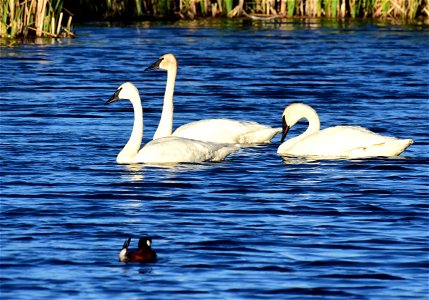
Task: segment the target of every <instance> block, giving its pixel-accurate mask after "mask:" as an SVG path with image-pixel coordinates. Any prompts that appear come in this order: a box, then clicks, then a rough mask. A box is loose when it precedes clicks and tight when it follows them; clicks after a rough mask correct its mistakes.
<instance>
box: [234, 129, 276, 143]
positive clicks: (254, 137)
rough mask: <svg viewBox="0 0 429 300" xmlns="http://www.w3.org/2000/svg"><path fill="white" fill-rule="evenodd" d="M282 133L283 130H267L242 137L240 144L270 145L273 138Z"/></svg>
mask: <svg viewBox="0 0 429 300" xmlns="http://www.w3.org/2000/svg"><path fill="white" fill-rule="evenodd" d="M280 132H282V129H281V128H267V129H262V130H258V131H253V132H249V133H246V134H243V135H242V136H240V144H269V143H271V140H272V139H273V137H275V136H276V135H277V134H279V133H280Z"/></svg>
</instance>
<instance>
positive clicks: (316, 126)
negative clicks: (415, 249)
mask: <svg viewBox="0 0 429 300" xmlns="http://www.w3.org/2000/svg"><path fill="white" fill-rule="evenodd" d="M303 118H305V119H307V121H308V127H307V130H306V131H305V132H304V133H303V134H302V135H301V136H302V137H305V136H308V135H310V134H313V133H315V132H318V131H319V130H320V119H319V116H318V115H317V113H316V111H315V110H314V109H309V110H306V111H305V114H304V116H303Z"/></svg>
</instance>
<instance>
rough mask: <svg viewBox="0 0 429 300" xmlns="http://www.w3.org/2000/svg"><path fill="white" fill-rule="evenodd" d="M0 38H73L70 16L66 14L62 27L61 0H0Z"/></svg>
mask: <svg viewBox="0 0 429 300" xmlns="http://www.w3.org/2000/svg"><path fill="white" fill-rule="evenodd" d="M0 2H1V4H0V14H1V20H0V36H1V37H2V38H3V37H8V38H14V37H31V36H35V37H64V36H73V33H72V31H71V22H72V16H71V14H70V13H67V15H68V19H67V23H66V24H65V25H63V21H65V18H64V12H63V7H62V5H63V1H62V0H0Z"/></svg>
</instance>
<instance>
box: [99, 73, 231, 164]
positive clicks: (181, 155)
mask: <svg viewBox="0 0 429 300" xmlns="http://www.w3.org/2000/svg"><path fill="white" fill-rule="evenodd" d="M119 99H128V100H130V101H131V103H132V105H133V109H134V125H133V130H132V132H131V136H130V139H129V140H128V142H127V144H126V145H125V146H124V148H123V149H122V151H121V152H120V153H119V154H118V156H117V158H116V161H117V163H119V164H131V163H161V164H163V163H179V162H204V161H220V160H223V159H224V158H225V157H226V156H228V155H229V154H231V153H234V152H236V151H238V150H239V147H236V146H231V145H225V144H216V143H207V142H202V141H197V140H191V139H186V138H182V137H174V136H168V137H163V138H160V139H156V140H152V141H150V142H149V143H147V144H146V145H144V147H143V148H141V149H140V146H141V142H142V138H143V108H142V104H141V100H140V96H139V93H138V90H137V88H136V87H135V86H134V85H133V84H132V83H130V82H126V83H124V84H122V85H121V86H120V87H119V88H118V89H117V90H116V92H115V93H114V94H113V96H112V97H111V98H110V99H109V100H108V101H107V102H106V104H110V103H112V102H115V101H117V100H119Z"/></svg>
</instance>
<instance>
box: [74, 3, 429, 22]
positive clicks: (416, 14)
mask: <svg viewBox="0 0 429 300" xmlns="http://www.w3.org/2000/svg"><path fill="white" fill-rule="evenodd" d="M65 1H66V3H67V2H73V0H65ZM81 4H82V5H83V6H84V7H86V9H89V10H92V11H94V12H95V13H98V14H99V15H100V16H101V17H103V18H117V19H120V20H126V19H132V18H144V17H148V16H152V17H166V18H180V19H193V18H196V17H206V16H212V17H240V16H248V17H252V18H261V17H267V16H271V17H328V18H395V19H398V18H399V19H403V20H413V19H416V18H424V19H427V18H428V16H429V0H81ZM84 9H85V8H84Z"/></svg>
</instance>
